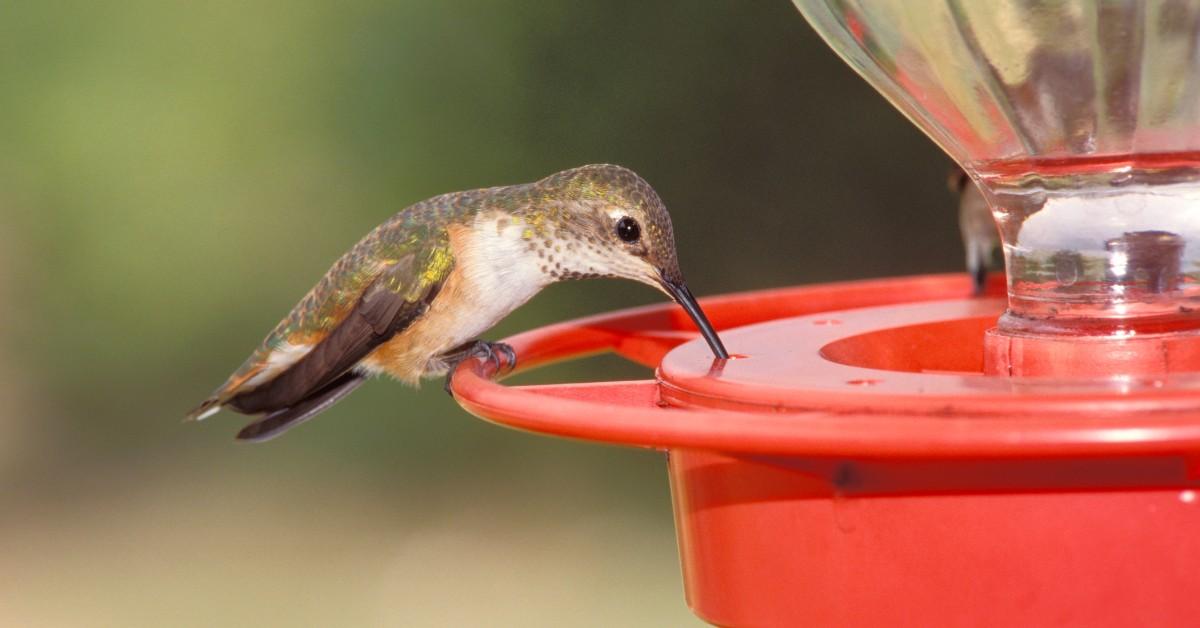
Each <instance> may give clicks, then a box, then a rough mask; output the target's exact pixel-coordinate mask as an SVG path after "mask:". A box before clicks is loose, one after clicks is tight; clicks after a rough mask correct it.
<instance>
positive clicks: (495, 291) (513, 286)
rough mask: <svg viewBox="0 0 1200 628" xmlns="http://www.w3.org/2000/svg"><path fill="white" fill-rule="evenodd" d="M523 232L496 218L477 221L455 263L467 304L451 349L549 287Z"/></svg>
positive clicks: (549, 279) (481, 331) (521, 229)
mask: <svg viewBox="0 0 1200 628" xmlns="http://www.w3.org/2000/svg"><path fill="white" fill-rule="evenodd" d="M524 230H525V228H524V226H522V225H520V224H512V223H510V222H509V221H508V220H506V219H505V218H504V217H503V216H499V215H495V214H492V215H481V216H480V217H478V218H477V219H476V221H475V228H474V229H472V230H471V233H470V235H469V237H468V238H467V241H466V242H465V243H464V246H463V247H462V249H461V250H460V251H458V259H456V260H455V266H456V271H458V272H461V273H462V281H463V284H464V286H463V287H464V288H466V290H465V291H464V292H465V293H466V294H467V295H469V297H468V299H469V301H470V304H469V307H464V308H460V309H458V313H457V317H458V319H459V320H458V321H457V324H456V325H455V328H456V331H457V332H458V333H457V334H456V336H459V337H457V338H454V339H452V342H451V343H450V344H451V346H453V345H457V344H460V343H462V342H466V341H467V340H471V339H473V338H476V337H478V336H479V335H480V334H482V333H483V332H485V331H487V330H488V329H490V328H491V327H492V326H494V325H495V324H496V323H498V322H499V321H500V319H502V318H504V317H505V316H507V315H508V314H509V313H511V312H512V311H513V310H515V309H517V308H518V307H520V306H521V305H523V304H524V303H525V302H526V301H528V300H529V299H530V298H532V297H533V295H535V294H537V293H538V292H539V291H540V290H541V289H542V288H544V287H546V286H547V285H548V284H549V283H550V282H551V281H552V278H551V277H550V276H549V275H548V274H547V273H545V272H543V270H542V269H541V267H540V265H539V264H538V259H537V254H536V253H535V252H533V251H531V250H529V241H528V240H525V239H523V238H522V234H523V232H524Z"/></svg>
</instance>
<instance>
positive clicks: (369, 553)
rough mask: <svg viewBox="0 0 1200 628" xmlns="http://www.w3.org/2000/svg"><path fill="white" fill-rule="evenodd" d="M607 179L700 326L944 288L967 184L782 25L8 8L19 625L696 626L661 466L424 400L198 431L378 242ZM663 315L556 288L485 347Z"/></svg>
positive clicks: (11, 411)
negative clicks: (685, 294)
mask: <svg viewBox="0 0 1200 628" xmlns="http://www.w3.org/2000/svg"><path fill="white" fill-rule="evenodd" d="M590 162H612V163H620V164H623V165H627V166H629V167H631V168H633V169H635V170H637V171H638V172H640V173H641V174H642V175H643V176H645V177H646V179H648V180H649V181H650V182H651V183H652V184H653V185H655V187H656V188H657V189H658V190H659V192H660V194H661V195H662V197H663V198H664V199H665V200H666V202H667V204H668V206H669V207H670V208H671V209H672V212H673V215H674V217H675V222H676V232H677V236H678V240H679V249H680V255H681V258H682V264H683V268H684V269H685V270H686V272H687V275H688V277H689V279H690V283H691V285H692V288H693V290H694V291H695V292H697V293H698V294H701V295H703V294H713V293H720V292H728V291H737V290H747V289H754V288H766V287H772V286H783V285H790V284H797V283H809V282H817V281H827V280H837V279H852V278H865V277H876V276H888V275H898V274H904V273H915V272H929V271H944V270H953V269H957V268H959V267H961V262H960V257H961V253H960V245H959V242H958V239H957V231H956V227H955V223H954V206H953V205H954V204H953V202H952V201H951V199H950V198H949V197H948V194H947V192H946V189H945V185H944V180H945V176H944V175H945V172H946V167H947V164H948V161H947V160H946V158H944V157H943V156H942V155H941V154H940V153H939V152H938V151H937V150H936V149H935V148H934V146H933V145H932V144H931V143H930V142H929V141H927V140H926V139H925V138H924V137H923V136H921V135H919V133H918V132H917V131H916V130H915V129H914V128H913V127H911V125H909V124H908V123H907V122H905V121H904V120H903V119H902V118H901V116H900V115H899V114H898V113H896V112H895V111H893V110H892V109H891V108H890V107H889V106H888V105H887V104H886V103H885V102H884V101H883V100H882V99H881V98H880V97H879V96H877V95H876V94H875V93H873V92H872V91H871V90H870V89H869V88H868V87H867V86H866V85H865V84H864V83H862V82H861V81H860V80H859V79H858V78H857V77H856V76H854V75H853V73H852V72H851V71H850V70H849V68H847V67H846V66H844V65H843V64H842V63H841V62H840V61H839V60H838V59H837V58H836V57H835V56H834V55H833V53H832V52H831V51H829V50H828V49H827V48H826V47H825V46H824V44H822V43H821V42H820V40H819V39H818V38H817V36H816V35H815V34H814V33H813V32H812V31H811V30H810V29H809V27H808V26H807V24H806V23H805V22H804V20H803V19H802V18H801V17H800V15H799V14H798V13H797V12H796V10H795V9H794V8H793V6H792V5H791V4H790V3H789V2H787V1H786V0H771V1H762V2H746V1H745V0H708V1H706V2H701V3H697V2H685V1H682V0H656V1H654V2H640V1H634V0H623V1H614V0H593V1H588V2H583V1H580V2H554V3H551V2H527V1H517V0H506V1H501V0H487V1H484V0H475V1H462V2H440V1H437V0H422V1H403V0H390V1H386V2H385V1H376V0H354V1H346V2H337V3H333V2H323V1H320V0H259V1H257V2H253V3H243V2H225V1H218V2H204V3H187V2H159V1H155V0H140V1H139V0H120V1H113V2H103V3H100V2H91V1H84V0H75V1H71V0H67V1H61V2H17V3H3V4H0V401H2V402H3V403H0V556H2V557H3V558H2V559H0V624H2V625H7V626H15V625H21V626H164V625H170V626H215V625H221V626H235V625H242V626H251V625H253V626H298V625H327V626H333V625H337V626H462V625H522V626H539V625H540V626H568V625H581V626H588V625H593V626H611V625H629V626H680V625H692V624H695V623H697V620H695V619H694V618H693V617H692V616H691V614H690V612H689V611H688V609H687V607H686V604H685V602H684V599H683V593H682V585H681V579H680V574H679V567H678V563H677V560H676V553H675V552H676V548H675V540H674V531H673V527H672V519H671V510H670V502H669V496H668V487H667V480H666V474H665V468H664V464H663V459H662V457H661V455H659V454H656V453H653V452H646V451H632V450H625V449H619V448H611V447H604V446H598V445H588V444H582V443H576V442H566V441H559V440H552V439H547V438H542V437H538V436H533V435H528V434H522V433H516V432H511V431H508V430H505V429H501V428H498V427H495V426H492V425H489V424H486V423H484V422H481V421H478V420H476V419H474V418H472V417H470V416H469V415H467V414H466V413H465V412H463V411H462V410H460V409H459V408H458V407H457V406H456V405H455V404H454V403H453V402H452V401H451V400H450V399H449V398H448V397H447V396H446V395H444V394H442V392H441V391H440V386H439V385H438V384H434V385H430V386H427V387H425V389H424V390H421V391H414V390H409V389H406V388H403V387H401V386H398V385H394V384H390V383H387V382H377V383H372V384H370V385H368V386H366V387H364V388H363V389H362V390H361V391H360V392H358V393H356V394H355V395H354V396H352V397H351V398H349V399H348V400H346V401H345V402H343V403H342V404H340V405H338V406H337V407H335V408H334V409H332V410H331V411H329V412H328V413H327V414H326V415H324V416H322V417H321V419H320V420H318V421H314V422H313V423H310V424H308V425H305V426H304V427H303V428H301V429H298V430H296V431H294V432H292V433H289V434H288V435H287V436H286V437H285V438H282V439H279V440H277V441H273V442H271V443H268V444H265V445H258V446H247V445H235V444H233V443H232V440H231V439H232V436H233V434H234V433H235V432H236V430H237V428H238V426H239V425H240V421H239V420H237V418H236V417H234V416H228V415H218V416H217V417H215V418H213V419H210V420H209V421H207V422H205V423H203V424H200V425H182V424H180V422H179V419H180V417H181V415H182V414H183V412H184V411H185V410H187V409H188V408H190V407H191V406H192V405H193V404H194V403H195V402H197V401H198V400H199V399H201V398H202V397H204V396H205V395H206V394H207V393H208V392H209V391H210V390H211V389H212V388H214V387H215V386H216V385H217V384H218V383H219V382H220V381H221V380H223V379H224V377H225V376H226V375H227V373H228V372H229V371H230V370H232V369H233V368H234V367H236V366H237V365H238V364H239V363H240V362H241V361H242V359H243V358H244V357H245V355H246V354H247V353H248V352H249V351H250V350H251V349H252V348H253V347H254V346H255V345H256V344H257V343H258V342H259V341H260V339H261V338H262V336H263V335H264V334H265V333H266V332H267V331H268V330H269V329H270V328H271V327H272V326H273V325H274V323H275V322H276V321H277V320H278V319H279V318H280V317H281V316H282V315H283V314H285V313H286V312H287V311H288V309H290V308H291V306H292V305H293V303H294V302H295V301H296V300H297V299H298V298H299V297H300V296H301V295H303V293H304V292H305V291H306V290H307V289H308V288H309V287H310V286H311V284H312V283H314V282H315V281H316V279H317V278H319V277H320V276H321V274H322V273H323V272H324V271H325V270H326V268H327V267H328V265H329V264H330V263H331V262H332V261H333V260H334V259H335V258H336V257H337V256H338V255H339V254H340V253H341V252H342V251H343V250H345V249H346V248H348V247H349V246H350V245H351V244H353V243H354V242H355V241H356V240H357V239H358V238H359V237H360V236H361V235H363V234H364V233H366V232H367V231H368V230H369V229H371V228H372V227H373V226H375V225H376V224H377V223H379V222H381V221H382V220H384V219H385V218H386V217H387V216H389V215H390V214H392V213H393V212H395V211H397V210H399V209H401V208H402V207H404V206H405V205H407V204H409V203H411V202H414V201H417V200H420V199H422V198H425V197H428V196H432V195H434V194H437V193H441V192H445V191H450V190H458V189H466V188H473V187H480V186H488V185H499V184H506V183H515V182H523V181H529V180H533V179H537V178H540V177H541V176H544V175H546V174H548V173H550V172H554V171H557V170H561V169H564V168H568V167H572V166H576V165H580V164H584V163H590ZM658 300H659V296H658V295H657V293H655V292H653V291H652V290H650V289H648V288H644V287H641V286H637V285H633V284H624V283H619V282H612V281H593V282H582V283H571V284H564V285H560V286H556V287H553V288H551V289H549V290H547V291H546V292H545V293H544V294H542V295H541V296H539V297H537V298H536V299H535V300H534V301H533V302H531V303H530V304H529V305H528V306H526V307H525V308H523V309H522V310H520V311H518V312H517V313H516V314H514V315H513V316H512V317H511V318H510V319H508V320H507V321H505V322H504V323H503V324H502V326H501V327H500V328H499V329H498V330H497V331H496V332H495V334H494V336H495V337H502V336H504V335H507V334H510V333H513V332H516V331H519V330H523V329H527V328H530V327H533V326H537V325H542V324H546V323H550V322H554V321H559V320H563V319H567V318H572V317H576V316H582V315H586V314H591V313H595V312H598V311H603V310H608V309H613V308H615V307H622V306H627V305H636V304H642V303H649V302H656V301H658ZM648 376H650V373H648V372H646V371H644V370H642V369H640V368H637V367H633V366H630V365H627V364H625V363H623V362H621V361H620V360H617V359H615V358H611V357H609V358H604V357H601V358H596V359H592V360H588V361H584V362H578V363H574V364H566V365H561V366H556V367H552V368H549V369H546V370H544V371H541V372H538V373H535V374H533V375H531V376H526V378H525V379H526V381H533V380H537V379H539V378H540V379H543V380H547V381H555V380H557V381H564V380H570V379H581V380H582V379H604V378H609V379H612V378H619V377H648Z"/></svg>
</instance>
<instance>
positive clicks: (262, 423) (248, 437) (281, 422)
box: [237, 371, 367, 443]
mask: <svg viewBox="0 0 1200 628" xmlns="http://www.w3.org/2000/svg"><path fill="white" fill-rule="evenodd" d="M366 380H367V376H366V375H364V374H362V373H359V372H356V371H348V372H346V373H344V374H343V375H342V376H340V377H338V378H337V379H335V380H333V381H332V382H330V383H329V384H327V385H326V386H324V387H323V388H321V389H320V390H317V391H316V392H314V393H312V394H311V395H309V396H307V397H305V398H304V399H301V400H300V401H299V402H297V403H296V404H294V405H292V406H290V407H287V408H281V409H279V410H275V411H272V412H269V413H267V414H266V415H265V416H263V417H262V418H261V419H258V420H257V421H255V422H253V423H251V424H249V425H247V426H246V427H244V428H242V431H240V432H238V435H237V439H238V440H239V441H247V442H255V443H260V442H263V441H268V440H271V439H272V438H275V437H276V436H279V435H280V434H283V433H284V432H286V431H288V430H290V429H291V428H293V427H296V426H297V425H300V424H301V423H304V422H305V421H307V420H309V419H311V418H313V417H315V416H317V415H318V414H320V413H322V412H324V411H325V410H327V409H328V408H329V406H332V405H333V404H335V403H337V402H338V401H340V400H341V399H342V398H343V397H345V396H346V395H349V394H350V393H352V392H354V389H356V388H358V387H359V386H361V385H362V383H363V382H365V381H366Z"/></svg>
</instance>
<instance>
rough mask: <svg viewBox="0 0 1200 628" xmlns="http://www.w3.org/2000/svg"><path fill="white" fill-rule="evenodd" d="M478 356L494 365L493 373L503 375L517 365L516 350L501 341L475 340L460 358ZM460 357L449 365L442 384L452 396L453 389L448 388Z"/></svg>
mask: <svg viewBox="0 0 1200 628" xmlns="http://www.w3.org/2000/svg"><path fill="white" fill-rule="evenodd" d="M466 358H478V359H480V360H482V361H483V362H484V363H485V364H489V363H490V364H491V365H492V366H493V367H494V371H493V373H494V375H493V376H496V375H505V374H507V373H511V372H512V370H513V369H515V368H516V367H517V352H516V350H515V349H513V348H512V345H509V344H505V343H503V342H488V341H486V340H476V341H475V344H473V345H471V347H470V348H469V349H467V350H466V351H465V352H464V354H463V357H462V359H466ZM462 359H460V360H458V361H456V362H454V363H453V364H451V365H450V370H449V371H448V372H447V373H446V382H445V384H444V385H443V386H442V388H443V390H445V391H446V394H448V395H450V396H451V397H453V396H454V391H453V390H451V388H450V382H451V381H452V380H453V379H454V371H455V370H456V369H457V368H458V365H459V363H461V362H462Z"/></svg>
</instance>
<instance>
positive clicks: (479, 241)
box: [186, 164, 729, 441]
mask: <svg viewBox="0 0 1200 628" xmlns="http://www.w3.org/2000/svg"><path fill="white" fill-rule="evenodd" d="M591 277H620V278H625V279H632V280H634V281H638V282H641V283H644V284H649V285H650V286H653V287H655V288H658V289H659V290H661V291H662V292H664V293H666V294H667V296H669V297H670V298H671V299H673V300H674V301H675V302H677V303H678V304H679V305H681V306H682V307H683V309H684V310H685V311H687V313H688V314H689V315H690V316H691V318H692V320H693V321H694V322H695V324H696V326H697V327H698V328H699V330H700V333H701V334H702V335H703V336H704V339H705V340H706V341H707V342H708V345H709V347H710V348H711V349H712V352H713V354H714V355H715V356H716V357H717V358H719V359H727V358H728V357H729V354H728V353H727V352H726V351H725V347H724V345H723V344H722V343H721V340H720V338H719V337H718V336H717V333H716V331H715V330H714V329H713V327H712V325H711V324H710V323H709V321H708V318H707V317H706V316H705V315H704V312H703V311H702V310H701V309H700V306H699V305H698V304H697V303H696V299H695V297H694V296H692V293H691V291H690V290H689V289H688V287H687V284H686V283H685V282H684V279H683V274H682V273H681V272H680V270H679V263H678V261H677V259H676V255H675V236H674V233H673V231H672V228H671V217H670V215H669V214H668V213H667V210H666V207H665V206H664V205H663V202H662V200H661V199H660V198H659V196H658V194H657V193H656V192H655V191H654V189H653V188H651V187H650V185H649V184H648V183H646V181H645V180H643V179H642V178H641V177H640V176H638V175H637V174H635V173H634V172H633V171H631V170H629V169H627V168H623V167H620V166H614V165H604V164H602V165H589V166H582V167H579V168H574V169H571V170H565V171H563V172H559V173H556V174H552V175H550V176H548V177H546V178H544V179H541V180H539V181H536V182H533V183H526V184H520V185H511V186H504V187H492V188H484V189H478V190H470V191H465V192H453V193H450V194H443V195H441V196H435V197H433V198H430V199H427V200H424V201H421V202H419V203H416V204H414V205H411V206H409V207H407V208H405V209H403V210H401V211H400V212H399V213H397V214H395V215H394V216H392V217H391V218H389V219H388V220H387V221H386V222H384V223H383V224H381V225H379V226H378V227H376V228H375V229H374V230H373V231H371V232H370V233H368V234H367V235H366V236H364V237H363V238H362V240H360V241H359V242H358V243H357V244H355V245H354V247H352V248H351V249H350V250H349V251H348V252H346V253H345V254H344V255H342V257H341V258H339V259H338V260H337V261H336V262H335V263H334V264H333V267H332V268H330V269H329V271H328V272H327V273H326V274H325V276H324V277H322V278H321V280H320V281H319V282H317V284H316V286H314V287H313V288H312V289H311V290H310V291H309V292H308V294H307V295H305V296H304V298H303V299H301V300H300V302H299V303H298V304H297V305H296V306H295V307H294V308H293V309H292V311H291V313H289V314H288V315H287V317H285V318H284V319H283V320H282V321H280V322H279V324H278V325H276V326H275V328H274V329H273V330H272V331H271V333H270V334H268V335H267V337H266V339H265V340H263V342H262V344H261V345H260V346H259V347H258V348H257V349H256V350H255V351H254V353H253V354H251V355H250V357H249V358H248V359H247V360H246V361H245V363H243V364H242V366H241V367H240V368H239V369H237V371H235V372H234V373H233V374H232V375H230V376H229V378H228V379H227V380H226V381H225V383H224V384H222V385H221V387H220V388H218V389H217V390H216V391H215V392H214V393H213V394H212V395H211V396H210V397H209V398H207V399H205V400H204V401H203V402H202V403H201V404H200V405H199V406H197V407H196V408H195V409H194V410H192V411H191V412H190V413H188V415H187V417H186V418H187V420H200V419H203V418H206V417H208V416H210V415H212V414H213V413H215V412H217V411H219V410H221V409H222V408H227V409H230V410H233V411H235V412H239V413H242V414H248V415H255V416H256V417H257V418H256V419H255V420H254V421H253V422H251V423H249V424H248V425H247V426H246V427H245V428H243V429H242V430H241V431H240V432H239V433H238V436H237V438H238V440H244V441H263V440H268V439H271V438H274V437H275V436H278V435H280V434H282V433H283V432H285V431H286V430H288V429H289V428H291V427H294V426H296V425H299V424H300V423H302V422H304V421H306V420H308V419H311V418H312V417H314V416H316V415H317V414H319V413H320V412H322V411H324V410H326V409H327V408H329V407H330V406H332V405H333V404H334V403H336V402H338V401H339V400H341V399H342V398H344V397H345V396H346V395H348V394H350V393H351V392H353V391H354V390H355V389H356V388H358V387H359V386H360V385H362V384H363V382H365V381H366V380H367V379H368V378H370V377H371V376H373V375H389V376H391V377H392V378H394V379H396V380H399V381H400V382H403V383H406V384H410V385H416V384H417V383H418V381H419V380H421V379H422V378H426V377H438V376H443V375H444V376H445V377H446V390H447V392H449V391H450V388H449V383H450V379H449V378H450V374H452V373H453V368H454V367H455V366H456V365H457V364H458V363H459V362H461V361H462V360H465V359H467V358H470V357H477V358H481V359H486V360H492V361H494V363H495V364H496V366H497V367H498V368H505V369H511V368H513V367H514V366H515V365H516V360H517V356H516V355H515V353H514V351H513V349H512V347H510V346H508V345H506V344H503V343H498V342H487V341H484V340H479V335H480V334H482V333H483V332H485V331H487V330H488V329H490V328H491V327H492V326H493V325H495V324H496V323H497V322H499V321H500V320H501V319H502V318H504V317H505V316H507V315H508V314H509V313H510V312H512V311H513V310H515V309H516V308H518V307H520V306H521V305H522V304H524V303H525V302H526V301H528V300H529V299H530V298H532V297H533V296H534V295H535V294H537V293H538V292H539V291H541V290H542V288H545V287H546V286H548V285H550V284H552V283H555V282H558V281H564V280H570V279H585V278H591Z"/></svg>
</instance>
